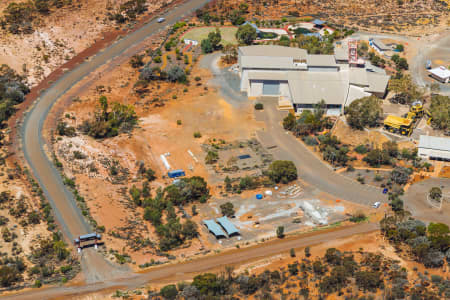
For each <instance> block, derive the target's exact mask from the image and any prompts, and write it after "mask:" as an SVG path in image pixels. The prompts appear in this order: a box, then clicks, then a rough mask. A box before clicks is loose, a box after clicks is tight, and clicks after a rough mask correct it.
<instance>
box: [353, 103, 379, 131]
mask: <svg viewBox="0 0 450 300" xmlns="http://www.w3.org/2000/svg"><path fill="white" fill-rule="evenodd" d="M346 113H347V121H348V124H349V125H350V126H351V127H353V128H356V129H360V130H361V129H363V128H364V127H375V126H377V125H378V124H379V122H380V120H381V119H382V117H383V108H382V107H381V100H380V99H378V98H377V97H375V96H369V97H364V98H361V99H357V100H355V101H353V102H352V103H351V104H350V105H349V106H348V107H347V110H346Z"/></svg>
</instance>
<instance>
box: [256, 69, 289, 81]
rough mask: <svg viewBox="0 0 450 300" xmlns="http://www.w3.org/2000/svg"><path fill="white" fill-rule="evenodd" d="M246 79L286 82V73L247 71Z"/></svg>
mask: <svg viewBox="0 0 450 300" xmlns="http://www.w3.org/2000/svg"><path fill="white" fill-rule="evenodd" d="M248 79H253V80H287V79H288V74H287V72H280V71H273V72H271V71H260V72H259V71H249V72H248Z"/></svg>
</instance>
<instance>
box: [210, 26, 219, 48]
mask: <svg viewBox="0 0 450 300" xmlns="http://www.w3.org/2000/svg"><path fill="white" fill-rule="evenodd" d="M208 40H209V41H210V42H211V46H212V48H213V49H214V50H217V49H219V48H220V42H221V41H222V35H221V34H220V30H219V28H216V30H215V31H211V32H210V33H209V34H208Z"/></svg>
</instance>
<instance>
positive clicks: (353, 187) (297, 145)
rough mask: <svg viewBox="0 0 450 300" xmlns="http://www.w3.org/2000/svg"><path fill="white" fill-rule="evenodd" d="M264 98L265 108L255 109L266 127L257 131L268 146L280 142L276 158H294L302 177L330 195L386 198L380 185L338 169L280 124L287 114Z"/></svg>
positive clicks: (353, 198)
mask: <svg viewBox="0 0 450 300" xmlns="http://www.w3.org/2000/svg"><path fill="white" fill-rule="evenodd" d="M262 102H263V103H264V110H263V111H261V112H256V118H257V120H259V121H263V122H264V123H265V124H266V128H265V129H264V130H263V131H260V132H258V137H259V139H260V141H261V142H262V144H263V145H264V146H266V147H269V148H271V147H270V146H272V145H276V146H277V147H276V148H274V149H273V150H271V152H272V154H273V155H274V156H275V157H276V158H277V159H285V160H291V161H293V162H294V163H295V164H296V166H297V168H298V170H299V177H300V179H302V180H304V181H306V182H307V183H309V184H312V185H313V186H315V187H316V188H318V189H319V190H321V191H324V192H327V193H329V194H330V195H333V196H335V197H337V198H340V199H344V200H349V201H352V202H355V203H359V204H364V205H371V204H373V203H375V202H377V201H380V202H386V201H387V196H386V195H383V194H382V190H381V189H379V188H377V187H374V186H371V185H364V184H360V183H358V182H357V181H355V180H352V179H350V178H347V177H345V176H343V175H340V174H338V173H336V172H335V171H334V170H333V169H332V168H331V167H330V166H329V165H328V164H325V163H323V162H322V161H321V160H320V159H319V158H318V157H317V156H316V155H315V154H314V153H312V152H311V151H310V150H309V149H308V148H306V146H305V145H304V144H303V143H301V142H300V141H298V139H296V138H295V137H294V136H293V135H292V134H290V133H288V132H287V131H286V130H284V129H283V127H282V125H281V123H282V119H283V116H284V115H283V114H280V112H279V111H278V110H277V107H276V106H277V101H274V100H273V99H264V100H262Z"/></svg>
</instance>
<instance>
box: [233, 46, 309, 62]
mask: <svg viewBox="0 0 450 300" xmlns="http://www.w3.org/2000/svg"><path fill="white" fill-rule="evenodd" d="M238 50H239V52H240V53H241V54H242V55H243V56H270V57H291V58H293V59H306V55H307V54H308V52H307V51H306V50H305V49H301V48H293V47H285V46H277V45H254V46H244V47H239V49H238Z"/></svg>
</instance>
